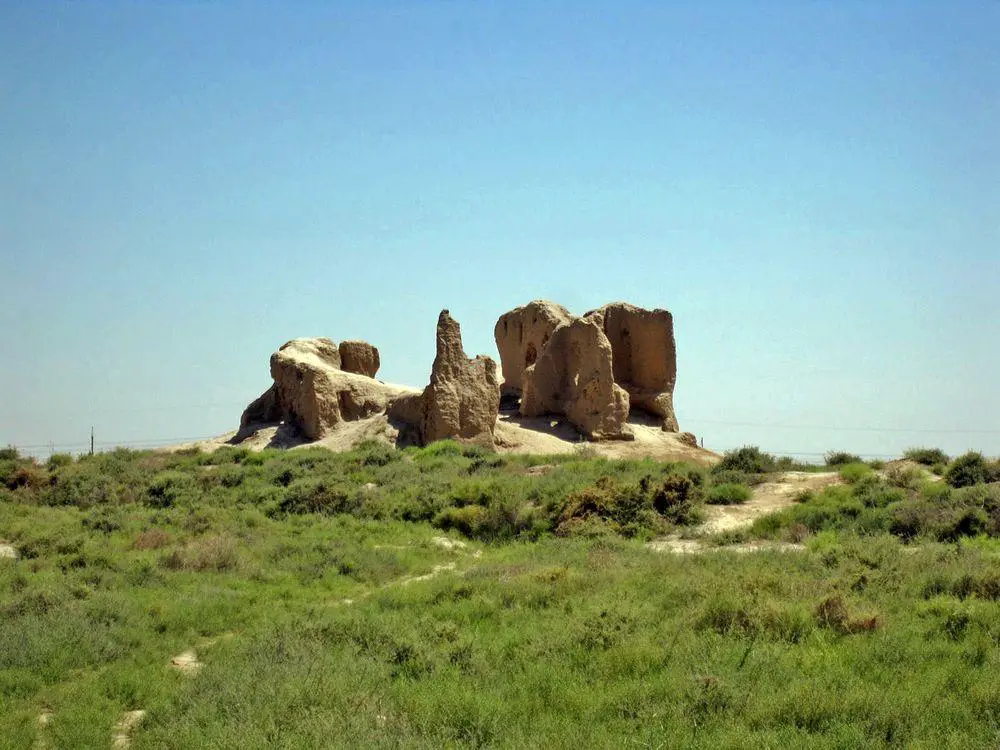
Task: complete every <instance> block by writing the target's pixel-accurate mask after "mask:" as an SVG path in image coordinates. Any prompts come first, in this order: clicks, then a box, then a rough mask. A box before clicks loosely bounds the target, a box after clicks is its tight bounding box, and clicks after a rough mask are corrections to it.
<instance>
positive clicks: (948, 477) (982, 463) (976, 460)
mask: <svg viewBox="0 0 1000 750" xmlns="http://www.w3.org/2000/svg"><path fill="white" fill-rule="evenodd" d="M944 481H946V482H947V483H948V484H950V485H951V486H952V487H971V486H972V485H974V484H983V483H985V482H986V481H987V463H986V459H985V458H983V454H982V453H978V452H976V451H969V452H968V453H965V454H963V455H961V456H959V457H958V458H956V459H955V460H954V461H952V462H951V464H949V466H948V468H947V469H946V470H945V473H944Z"/></svg>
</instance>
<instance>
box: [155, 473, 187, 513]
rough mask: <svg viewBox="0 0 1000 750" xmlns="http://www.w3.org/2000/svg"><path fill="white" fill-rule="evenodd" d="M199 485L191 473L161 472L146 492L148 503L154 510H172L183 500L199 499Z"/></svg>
mask: <svg viewBox="0 0 1000 750" xmlns="http://www.w3.org/2000/svg"><path fill="white" fill-rule="evenodd" d="M199 494H200V493H199V492H198V488H197V483H196V482H195V480H194V477H192V476H191V475H190V474H189V473H185V472H181V471H173V470H170V471H161V472H160V473H159V474H157V475H156V476H154V477H153V480H152V481H151V482H150V483H149V489H148V490H147V491H146V496H147V499H146V503H147V504H148V505H150V506H152V507H153V508H170V507H173V506H174V505H176V504H177V503H178V502H179V501H181V500H192V499H197V498H198V497H199Z"/></svg>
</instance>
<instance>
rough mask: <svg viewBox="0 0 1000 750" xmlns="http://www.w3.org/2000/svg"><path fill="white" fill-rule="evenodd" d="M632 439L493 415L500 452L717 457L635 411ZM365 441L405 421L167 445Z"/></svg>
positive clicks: (375, 419) (393, 437)
mask: <svg viewBox="0 0 1000 750" xmlns="http://www.w3.org/2000/svg"><path fill="white" fill-rule="evenodd" d="M628 425H629V429H630V430H631V432H632V433H633V434H634V435H635V439H634V440H608V441H599V442H587V441H586V440H584V439H583V438H582V437H581V435H580V433H579V432H577V430H576V428H574V427H573V425H571V424H570V423H569V422H568V421H567V420H566V419H565V418H562V417H530V418H529V417H521V416H518V415H517V414H510V413H503V414H501V415H500V417H499V418H498V419H497V424H496V441H497V450H498V451H499V452H500V453H519V454H531V455H554V454H559V453H571V452H573V451H574V450H578V449H580V448H581V447H584V446H585V447H586V448H587V449H588V450H591V451H593V453H594V455H596V456H601V457H604V458H635V459H638V458H652V459H654V460H657V461H690V462H692V463H698V464H703V465H711V464H714V463H715V462H716V461H718V460H719V456H718V454H716V453H713V452H712V451H709V450H705V449H704V448H698V447H695V446H691V445H688V444H687V443H685V442H683V441H682V440H681V439H680V438H679V437H678V435H677V433H673V432H664V431H663V430H662V429H660V427H659V426H658V425H656V424H653V423H652V420H650V419H648V418H646V417H643V416H633V417H632V418H630V419H629V422H628ZM366 440H382V441H384V442H386V443H389V444H390V445H396V446H399V447H405V446H406V445H408V444H410V442H409V435H408V434H407V430H406V428H405V426H404V425H402V424H401V423H399V422H395V421H393V420H391V419H390V418H389V417H387V416H386V415H385V414H376V415H373V416H371V417H368V418H366V419H359V420H356V421H353V422H343V423H341V424H339V425H337V427H336V428H335V429H333V430H331V431H330V433H329V434H328V435H327V436H325V437H323V438H322V439H320V440H308V439H306V438H304V437H302V436H301V435H300V434H298V433H296V432H295V431H294V429H292V428H291V427H289V426H288V425H284V424H281V425H262V426H260V427H258V428H256V429H254V430H252V431H247V430H244V431H243V432H241V433H237V432H235V431H234V432H228V433H226V434H225V435H220V436H219V437H217V438H212V439H211V440H202V441H198V442H194V443H185V444H183V445H175V446H171V447H170V448H167V449H166V450H169V451H175V450H180V449H184V448H200V449H201V450H203V451H213V450H216V449H217V448H221V447H222V446H224V445H230V446H232V445H238V446H240V447H243V448H249V449H250V450H253V451H260V450H264V449H265V448H298V447H301V446H321V447H324V448H329V449H330V450H332V451H336V452H340V451H348V450H351V449H352V448H355V447H357V446H358V445H359V444H360V443H363V442H364V441H366Z"/></svg>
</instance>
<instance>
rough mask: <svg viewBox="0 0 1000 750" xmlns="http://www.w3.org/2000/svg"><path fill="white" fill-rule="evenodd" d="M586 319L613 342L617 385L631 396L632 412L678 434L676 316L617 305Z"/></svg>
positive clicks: (607, 306)
mask: <svg viewBox="0 0 1000 750" xmlns="http://www.w3.org/2000/svg"><path fill="white" fill-rule="evenodd" d="M584 317H587V318H592V319H594V320H596V321H597V322H598V323H599V325H600V326H601V327H602V328H603V329H604V334H605V335H606V336H607V337H608V341H610V342H611V349H612V356H613V360H612V361H613V364H614V377H615V382H616V383H618V384H619V385H620V386H621V387H622V388H624V389H625V390H626V391H627V392H628V394H629V399H630V403H631V406H632V408H634V409H642V410H643V411H645V412H648V413H650V414H652V415H654V416H656V417H659V418H660V419H662V420H663V429H664V430H667V431H670V432H677V431H678V426H677V417H676V415H675V414H674V384H675V382H676V381H677V345H676V343H675V341H674V319H673V316H672V315H671V314H670V313H669V312H668V311H667V310H645V309H643V308H641V307H636V306H635V305H630V304H628V303H627V302H614V303H612V304H610V305H605V306H604V307H602V308H600V309H598V310H592V311H591V312H589V313H587V314H586V315H585V316H584Z"/></svg>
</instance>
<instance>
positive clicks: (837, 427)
mask: <svg viewBox="0 0 1000 750" xmlns="http://www.w3.org/2000/svg"><path fill="white" fill-rule="evenodd" d="M684 422H685V424H687V423H691V422H694V423H696V424H713V425H721V426H726V427H769V428H777V429H784V430H824V431H830V432H922V433H930V434H946V433H952V434H969V433H973V434H977V435H996V434H1000V430H984V429H979V428H975V427H970V428H968V429H956V428H953V427H949V428H937V427H844V426H842V425H806V424H774V423H773V422H772V423H766V422H725V421H722V420H717V419H685V420H684Z"/></svg>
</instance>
